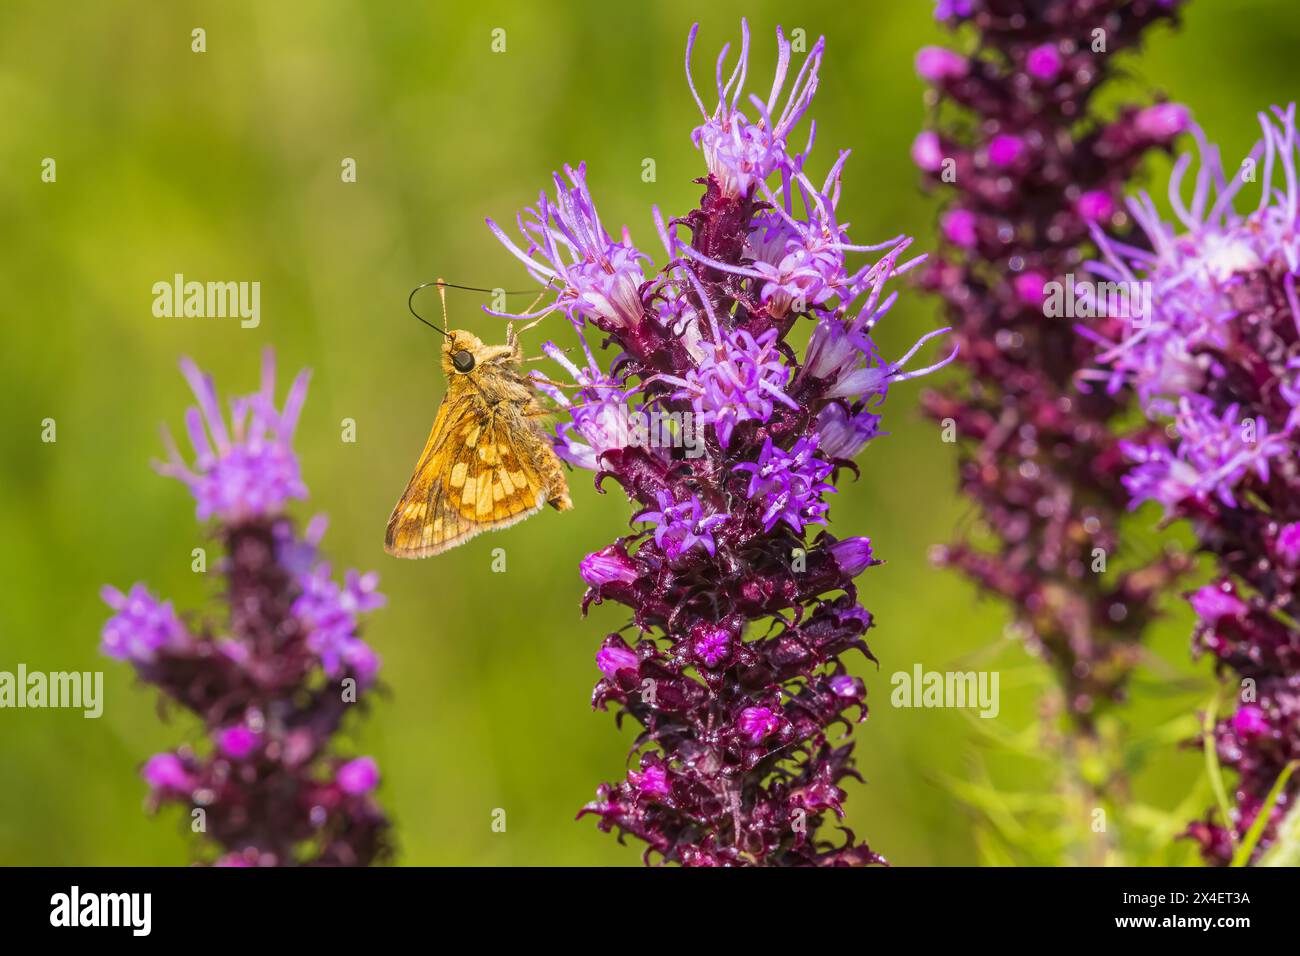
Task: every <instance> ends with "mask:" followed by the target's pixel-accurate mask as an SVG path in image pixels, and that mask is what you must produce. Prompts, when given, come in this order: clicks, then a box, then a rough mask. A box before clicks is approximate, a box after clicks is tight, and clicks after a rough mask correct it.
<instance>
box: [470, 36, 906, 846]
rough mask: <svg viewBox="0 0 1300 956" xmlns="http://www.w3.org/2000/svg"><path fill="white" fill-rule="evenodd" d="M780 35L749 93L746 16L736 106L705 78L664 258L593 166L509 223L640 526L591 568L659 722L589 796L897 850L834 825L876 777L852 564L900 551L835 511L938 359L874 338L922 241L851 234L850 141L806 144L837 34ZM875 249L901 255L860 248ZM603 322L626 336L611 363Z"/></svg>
mask: <svg viewBox="0 0 1300 956" xmlns="http://www.w3.org/2000/svg"><path fill="white" fill-rule="evenodd" d="M695 36H696V31H695V30H694V29H693V30H692V31H691V34H690V38H689V40H688V42H687V64H688V68H687V75H688V80H689V78H690V60H691V52H692V49H693V46H694V42H695ZM777 47H778V62H777V68H776V75H775V77H774V79H773V82H772V85H771V87H770V90H769V91H768V92H767V94H766V96H764V97H760V96H757V95H749V96H746V95H745V86H744V83H745V79H746V74H747V70H748V62H749V28H748V25H747V24H742V40H741V46H740V51H739V56H738V57H737V58H736V59H735V60H734V62H733V61H731V60H729V59H728V48H724V49H723V51H722V54H721V55H720V56H719V58H718V61H717V71H716V89H715V91H714V94H713V95H711V96H710V102H711V103H713V104H714V105H712V106H711V107H710V106H706V105H705V100H704V98H703V97H702V96H701V95H700V92H699V91H698V90H697V89H696V87H695V85H694V83H693V82H692V83H691V91H692V93H693V95H694V97H695V101H696V103H697V105H698V106H699V109H700V113H701V117H702V121H701V124H700V125H699V126H698V127H697V128H696V129H695V130H694V133H693V134H692V141H693V142H694V143H695V145H696V146H697V147H698V148H699V149H700V150H701V153H702V154H703V157H704V163H705V168H706V173H707V174H706V176H705V177H704V178H703V179H701V180H700V182H701V184H702V185H703V187H704V194H703V196H702V197H701V199H700V203H699V205H698V207H697V208H695V209H693V210H691V211H690V212H688V213H687V214H686V215H684V216H681V217H679V218H677V219H672V220H669V221H667V222H665V221H664V219H663V217H662V216H661V215H660V213H659V211H658V210H657V209H655V210H654V220H655V224H656V230H657V232H658V235H659V238H660V240H661V242H662V244H663V247H664V249H665V253H666V258H667V262H666V264H665V265H664V266H663V267H662V268H661V269H659V270H658V271H657V272H656V271H653V270H652V267H651V266H650V261H651V260H650V257H649V256H647V255H645V254H643V253H641V252H640V251H638V249H637V248H636V247H635V246H634V245H633V244H632V240H631V238H630V236H629V235H628V233H627V231H626V230H624V231H623V233H622V235H621V237H620V238H618V239H615V238H614V237H612V236H611V235H610V234H609V233H608V232H607V231H606V229H605V227H604V226H603V224H602V223H601V220H600V218H599V216H598V214H597V212H596V207H595V203H594V202H593V200H592V197H591V193H590V190H589V188H588V185H587V182H586V170H585V167H582V166H579V167H578V168H576V169H573V168H566V169H565V171H564V175H563V176H560V175H557V176H556V177H555V196H554V198H549V197H547V196H546V195H543V196H542V197H541V198H540V200H539V203H538V205H537V206H536V207H535V208H533V209H530V210H527V211H526V212H525V213H524V214H523V215H522V216H520V217H519V220H518V224H519V228H520V231H521V233H522V235H523V240H522V242H516V241H515V240H513V239H511V238H510V237H509V236H508V235H507V234H506V233H505V231H504V230H502V229H501V228H500V227H498V226H497V225H496V224H495V223H491V222H490V223H489V224H490V226H491V228H492V229H493V230H494V231H495V232H496V234H497V235H498V237H499V238H500V239H501V240H502V242H503V243H505V244H506V246H507V248H508V249H509V250H510V251H511V252H512V253H513V254H514V255H516V256H517V257H518V258H519V259H521V260H522V261H523V262H524V264H525V265H526V266H527V268H528V269H529V272H530V273H531V274H532V275H533V276H534V277H535V278H536V279H537V280H538V281H540V282H549V283H552V284H553V285H554V286H555V287H557V288H558V289H559V296H558V299H557V305H558V307H559V308H561V309H563V310H564V311H565V312H566V313H567V315H568V316H569V317H570V319H571V320H572V322H573V324H574V325H575V327H576V328H577V330H578V334H579V337H580V341H581V345H582V350H583V360H582V361H581V362H579V363H575V362H574V361H572V360H571V359H570V357H569V356H568V355H566V354H565V353H563V352H561V351H559V350H558V349H557V348H556V347H555V346H554V345H552V344H550V343H548V344H547V346H545V349H546V351H547V353H548V354H550V355H551V356H552V357H553V358H554V359H555V360H556V361H557V362H559V363H560V364H561V365H563V366H564V367H565V368H566V369H567V371H568V373H569V374H570V376H571V377H572V379H573V382H574V384H575V385H576V386H577V392H576V394H575V396H574V397H572V398H570V397H569V396H567V395H565V394H564V393H563V392H562V391H560V390H559V389H557V388H555V387H554V386H552V385H550V384H547V383H545V382H543V383H541V385H540V387H542V388H543V389H545V390H546V391H547V392H548V394H550V395H551V396H552V397H553V398H554V400H555V401H556V402H557V403H558V404H559V405H560V406H561V407H562V408H564V409H567V410H568V412H569V415H568V420H567V421H565V422H563V423H562V424H561V425H560V426H559V429H558V431H557V434H556V438H555V446H556V449H557V451H558V453H559V454H560V455H561V457H563V458H564V459H565V460H566V461H568V462H570V463H571V464H573V465H575V466H578V467H584V468H588V469H591V470H592V471H594V472H595V480H596V485H597V488H600V489H603V488H605V487H607V486H608V482H609V481H611V480H612V481H613V482H614V483H616V484H617V485H618V486H620V487H621V488H622V489H623V491H624V492H625V493H626V494H627V496H628V498H629V501H630V503H631V504H632V506H633V509H634V513H633V517H632V523H633V525H634V526H639V528H637V529H635V530H633V531H632V533H630V534H627V535H625V536H622V537H620V538H618V539H617V540H616V541H614V542H612V543H611V544H609V545H607V546H605V547H604V548H602V549H600V550H598V551H596V552H595V553H593V554H591V555H588V557H587V558H586V559H585V560H584V561H583V562H582V565H581V569H580V570H581V574H582V577H583V580H584V581H585V582H586V584H587V585H588V590H587V593H586V597H585V599H584V602H583V607H584V611H585V609H586V608H587V607H589V606H590V605H591V604H594V603H595V604H598V603H605V602H613V603H616V604H621V605H623V606H625V607H627V608H628V609H629V610H630V612H631V620H630V622H629V624H628V625H627V626H626V627H625V628H623V629H622V630H620V631H617V632H614V633H611V634H609V635H607V636H606V638H605V640H604V641H603V642H602V644H601V647H600V649H599V651H598V653H597V655H596V665H597V667H598V668H599V670H600V672H601V674H602V675H603V676H602V677H601V679H600V681H599V682H598V683H597V684H596V687H595V690H594V692H593V697H592V700H593V703H594V705H595V706H596V707H597V708H600V709H613V710H615V711H616V713H617V716H618V720H619V722H620V724H621V723H622V722H623V721H625V720H629V719H630V720H631V722H633V723H634V724H635V725H636V726H637V728H638V731H637V737H636V741H635V743H634V745H633V748H632V754H631V755H630V764H631V769H629V770H628V772H627V774H626V776H625V777H623V778H622V779H620V780H616V781H614V782H611V783H606V784H603V785H602V786H600V788H599V790H598V793H597V796H596V799H595V800H593V801H592V802H591V803H589V804H588V805H587V806H586V807H584V808H583V810H582V813H581V814H580V816H581V815H592V816H594V817H595V818H596V819H597V821H598V825H599V827H600V828H601V829H603V830H617V831H619V833H620V838H622V837H624V836H632V837H634V838H636V839H637V840H639V841H641V842H642V843H644V845H645V857H646V859H647V861H650V860H651V859H658V860H661V861H665V862H675V863H681V864H687V865H766V866H793V865H862V864H869V863H879V862H883V860H882V858H881V857H880V856H879V855H878V854H877V853H875V852H874V851H873V850H872V849H871V848H870V847H869V846H868V845H867V844H866V843H863V842H859V841H858V839H857V838H856V837H855V835H854V834H853V833H852V832H849V831H848V830H847V829H844V828H841V829H842V830H843V835H842V837H839V838H835V837H833V836H831V835H829V834H827V833H826V832H825V829H824V827H823V824H826V823H828V821H829V820H830V819H831V818H832V817H834V818H840V817H842V816H843V813H844V810H843V801H844V798H845V791H844V788H843V784H844V782H845V780H846V779H847V778H851V777H852V778H857V777H858V774H857V772H856V770H855V769H854V761H853V743H852V741H851V740H849V739H848V736H847V731H848V730H849V729H850V728H851V725H852V723H854V722H856V721H860V720H863V719H865V717H866V714H867V708H866V688H865V685H864V684H863V681H862V680H861V679H860V678H858V677H855V676H853V675H852V674H850V673H849V669H848V664H847V661H846V656H847V655H848V653H849V652H850V651H855V650H856V651H858V652H859V653H861V654H862V655H864V656H865V657H867V658H868V659H870V660H874V658H873V657H872V656H871V652H870V650H869V649H868V647H867V645H866V643H865V641H864V640H863V636H864V635H865V633H866V631H867V630H868V628H870V627H871V626H872V623H873V621H872V618H871V615H870V614H869V613H868V612H867V611H866V610H865V609H864V608H863V607H862V606H861V605H860V604H859V603H858V599H857V589H856V586H855V584H854V578H855V577H856V576H857V575H858V574H859V573H861V572H863V571H864V570H866V569H867V568H869V567H871V566H872V565H875V564H878V563H879V561H878V560H877V559H876V558H875V557H874V556H873V553H872V549H871V546H870V542H869V541H868V540H867V539H866V538H863V537H849V538H837V537H836V536H834V535H832V534H831V533H830V532H829V531H827V530H825V528H824V526H825V525H826V524H827V522H828V518H829V514H828V511H829V502H828V500H827V498H828V496H829V495H830V494H831V493H833V492H834V491H835V490H836V486H837V484H838V482H839V480H840V479H841V477H842V476H843V475H844V474H845V473H847V472H856V466H855V465H854V464H853V459H854V457H856V456H857V454H858V453H859V452H860V451H861V450H862V449H863V447H864V446H865V445H866V444H867V443H868V442H869V441H870V440H871V439H873V438H874V437H875V436H876V435H877V434H878V423H879V420H880V415H879V405H880V403H881V402H882V401H883V400H884V398H885V395H886V393H887V391H888V390H889V388H890V387H891V386H892V385H894V384H896V383H898V382H900V381H903V380H904V379H907V378H911V377H915V376H917V375H921V374H924V373H925V372H928V371H930V370H931V369H930V368H921V369H917V370H912V371H909V370H906V369H905V368H904V366H905V364H906V363H907V362H908V361H909V360H910V359H912V357H913V356H914V354H915V353H916V351H917V349H913V350H912V351H911V352H909V353H908V354H907V355H906V356H904V357H903V358H901V359H899V360H897V361H890V360H887V359H885V358H884V357H883V356H882V355H881V354H880V353H879V352H878V350H877V349H876V347H875V345H874V343H873V342H872V339H871V331H872V328H873V327H874V325H875V323H876V322H877V321H879V319H880V318H882V317H883V316H884V315H885V314H887V313H888V311H889V309H890V307H891V306H892V305H893V303H894V301H895V298H896V296H897V293H888V294H886V292H885V287H886V284H887V282H888V281H889V280H891V279H892V278H894V277H895V276H898V275H900V274H902V273H904V272H906V271H908V270H909V269H911V268H912V267H914V266H915V265H917V264H918V263H919V262H920V261H921V258H912V259H907V260H904V259H903V258H902V257H903V254H904V253H905V251H906V250H907V248H908V246H909V244H910V240H909V239H906V238H904V237H901V236H900V237H896V238H894V239H891V240H889V241H887V242H885V243H880V244H876V245H866V246H863V245H856V244H854V243H853V242H851V241H850V239H849V237H848V234H847V232H846V227H845V226H844V225H843V224H841V222H840V218H839V213H838V211H837V207H838V204H839V198H840V187H841V176H842V172H843V169H844V165H845V162H846V160H847V158H848V153H847V152H842V153H840V154H839V156H838V157H837V159H836V161H835V162H834V163H833V164H832V165H831V167H830V169H829V171H828V172H827V173H826V174H825V175H824V176H823V177H822V178H821V179H820V180H819V181H814V180H813V179H812V178H810V175H809V173H808V171H807V160H808V152H809V149H810V148H811V146H812V141H813V135H812V128H811V127H810V130H809V134H808V138H807V140H806V141H805V142H804V144H803V145H802V148H801V149H799V151H796V148H795V147H792V146H791V136H792V135H793V131H794V130H795V128H796V127H798V126H799V125H800V123H801V120H802V119H803V117H804V115H805V113H806V112H807V110H808V107H809V104H810V102H811V100H812V97H813V94H814V92H815V91H816V88H817V83H818V76H819V71H820V68H821V63H822V57H823V53H824V42H823V41H822V40H818V42H817V43H816V44H815V45H814V47H813V48H812V50H811V51H810V52H809V53H808V55H807V57H806V58H805V59H804V60H803V62H802V63H801V64H799V66H798V68H797V69H796V68H795V65H794V62H793V56H792V51H791V48H790V44H789V42H788V41H787V40H786V39H785V37H784V35H783V34H782V33H781V31H780V30H779V29H778V31H777ZM715 97H716V99H715ZM683 234H685V235H686V236H689V238H685V237H684V235H683ZM870 252H881V253H883V254H882V255H881V256H880V257H879V258H877V259H875V260H874V261H868V262H866V263H865V264H862V265H860V266H851V265H849V262H848V260H849V258H850V257H857V256H859V255H860V254H862V253H870ZM801 325H802V326H805V327H809V328H810V329H811V337H812V338H811V343H810V345H809V346H808V349H807V350H806V352H805V353H804V355H803V357H802V358H800V356H799V355H798V354H797V352H796V350H795V348H794V346H793V345H792V344H791V342H790V337H791V333H792V332H793V331H794V330H795V329H796V327H798V326H801ZM593 336H600V337H601V338H603V339H604V343H603V344H604V346H605V347H607V348H609V349H611V350H612V351H613V352H614V357H613V358H612V360H611V361H609V362H608V363H606V364H605V367H603V368H602V366H601V364H600V363H598V362H597V360H596V356H595V353H594V352H593V350H592V349H591V347H590V345H589V338H591V337H593ZM928 338H929V336H927V337H926V339H928ZM924 341H925V339H923V340H922V343H918V348H919V347H920V345H921V344H923V343H924ZM665 418H666V419H667V420H669V421H671V422H672V423H673V425H672V426H671V427H670V428H669V429H668V430H666V431H663V430H658V431H657V430H655V429H649V430H648V431H649V434H648V436H647V437H646V438H644V439H642V440H629V439H628V436H629V435H634V436H635V435H637V434H638V430H637V428H635V427H632V428H629V427H627V426H628V423H629V420H632V421H633V422H634V423H644V422H646V421H660V420H663V419H665ZM643 431H644V429H643ZM684 435H689V436H690V437H692V438H694V439H696V440H692V441H684V440H682V439H683V436H684ZM818 528H820V529H821V530H816V529H818ZM815 530H816V533H815V535H814V531H815ZM841 728H842V729H841Z"/></svg>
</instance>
